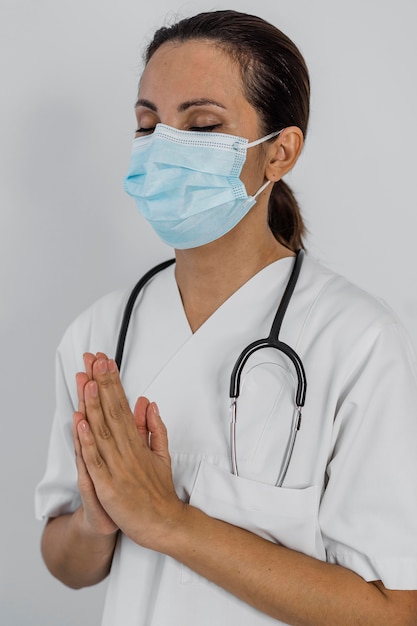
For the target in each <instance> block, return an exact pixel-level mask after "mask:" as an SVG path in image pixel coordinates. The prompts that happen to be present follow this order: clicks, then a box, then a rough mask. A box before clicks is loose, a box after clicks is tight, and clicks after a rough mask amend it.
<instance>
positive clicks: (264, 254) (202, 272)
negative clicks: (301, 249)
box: [175, 220, 293, 332]
mask: <svg viewBox="0 0 417 626" xmlns="http://www.w3.org/2000/svg"><path fill="white" fill-rule="evenodd" d="M243 221H244V220H243ZM244 226H245V225H244ZM261 230H262V233H260V232H258V233H255V232H254V230H253V229H251V228H235V229H233V230H232V231H230V232H229V233H227V234H226V235H225V236H224V237H222V238H221V239H218V240H217V241H213V242H212V243H210V244H207V245H205V246H200V247H199V248H193V249H191V250H178V251H177V252H176V259H177V263H176V269H175V276H176V280H177V284H178V288H179V290H180V293H181V298H182V301H183V306H184V310H185V314H186V316H187V319H188V322H189V324H190V328H191V330H192V331H193V332H195V331H196V330H197V329H198V328H199V327H200V326H201V325H202V324H203V323H204V322H205V321H206V320H207V319H208V318H209V317H210V316H211V315H212V314H213V313H214V311H215V310H216V309H217V308H218V307H219V306H221V305H222V304H223V303H224V302H225V301H226V300H227V299H228V298H229V297H230V296H231V295H232V294H233V293H235V291H237V290H238V289H239V288H240V287H241V286H242V285H243V284H244V283H246V282H247V281H248V280H250V279H251V278H252V277H253V276H254V275H255V274H257V273H258V272H259V271H260V270H262V269H263V268H264V267H266V266H267V265H269V264H270V263H273V262H274V261H277V260H278V259H281V258H284V257H288V256H293V253H292V252H291V251H290V250H288V248H285V247H284V246H283V245H281V244H280V243H279V242H278V241H277V240H276V239H275V238H274V236H273V235H272V233H271V231H270V230H269V227H268V226H267V225H266V228H265V229H261ZM258 231H259V229H258Z"/></svg>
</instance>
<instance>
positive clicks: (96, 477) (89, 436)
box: [76, 419, 110, 485]
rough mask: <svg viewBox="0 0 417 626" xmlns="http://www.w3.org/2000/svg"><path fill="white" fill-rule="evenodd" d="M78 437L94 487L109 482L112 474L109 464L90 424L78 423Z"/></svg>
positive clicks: (82, 421) (84, 421)
mask: <svg viewBox="0 0 417 626" xmlns="http://www.w3.org/2000/svg"><path fill="white" fill-rule="evenodd" d="M76 428H77V435H78V439H79V443H80V448H81V456H82V459H83V461H84V463H85V466H86V469H87V471H88V474H89V476H90V477H91V480H92V482H93V483H94V485H96V484H97V483H101V481H103V480H108V478H109V477H110V473H109V470H108V467H107V464H106V462H105V460H104V458H103V456H102V455H101V453H100V450H99V448H98V446H97V442H96V438H95V436H94V433H93V431H92V429H91V428H90V425H89V423H88V422H87V421H86V420H84V419H81V420H79V421H78V422H77V427H76Z"/></svg>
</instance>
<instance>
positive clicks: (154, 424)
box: [146, 402, 170, 462]
mask: <svg viewBox="0 0 417 626" xmlns="http://www.w3.org/2000/svg"><path fill="white" fill-rule="evenodd" d="M146 421H147V426H148V431H149V433H150V448H151V450H152V452H154V453H155V454H157V455H158V456H159V457H161V458H162V459H164V460H167V461H168V462H170V456H169V452H168V432H167V428H166V426H165V424H164V422H163V421H162V420H161V417H160V415H159V409H158V405H157V404H156V402H151V403H150V404H149V406H148V407H147V411H146Z"/></svg>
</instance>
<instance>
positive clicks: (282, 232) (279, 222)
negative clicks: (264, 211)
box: [268, 180, 306, 252]
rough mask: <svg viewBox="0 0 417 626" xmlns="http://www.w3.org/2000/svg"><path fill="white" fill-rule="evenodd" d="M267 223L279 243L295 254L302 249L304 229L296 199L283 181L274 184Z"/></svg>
mask: <svg viewBox="0 0 417 626" xmlns="http://www.w3.org/2000/svg"><path fill="white" fill-rule="evenodd" d="M268 223H269V227H270V229H271V230H272V233H273V235H274V237H275V239H277V240H278V241H279V242H280V243H282V244H283V245H284V246H286V247H288V248H290V250H293V251H294V252H296V251H297V250H300V248H304V242H303V238H304V236H305V234H306V227H305V224H304V220H303V218H302V215H301V211H300V207H299V205H298V202H297V200H296V197H295V195H294V193H293V191H292V189H291V187H289V185H287V183H285V182H284V181H283V180H279V181H278V182H277V183H275V184H274V186H273V187H272V191H271V196H270V198H269V207H268Z"/></svg>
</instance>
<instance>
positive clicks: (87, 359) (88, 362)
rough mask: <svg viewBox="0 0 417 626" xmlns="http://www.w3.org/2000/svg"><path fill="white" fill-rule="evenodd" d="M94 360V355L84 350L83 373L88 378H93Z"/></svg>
mask: <svg viewBox="0 0 417 626" xmlns="http://www.w3.org/2000/svg"><path fill="white" fill-rule="evenodd" d="M95 360H96V356H95V355H94V354H91V352H86V353H85V354H84V355H83V361H84V367H85V373H86V374H87V377H88V378H89V379H91V378H93V364H94V361H95Z"/></svg>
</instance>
